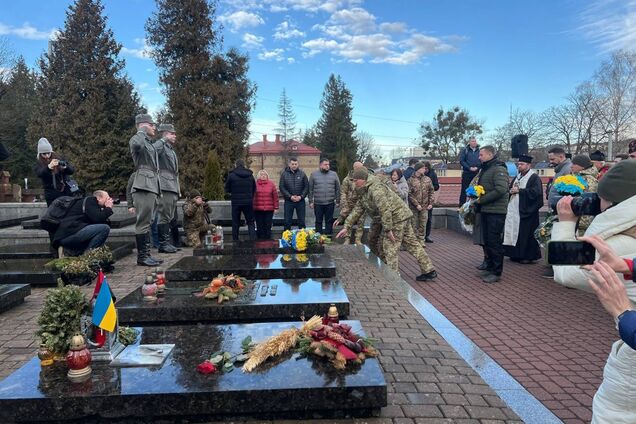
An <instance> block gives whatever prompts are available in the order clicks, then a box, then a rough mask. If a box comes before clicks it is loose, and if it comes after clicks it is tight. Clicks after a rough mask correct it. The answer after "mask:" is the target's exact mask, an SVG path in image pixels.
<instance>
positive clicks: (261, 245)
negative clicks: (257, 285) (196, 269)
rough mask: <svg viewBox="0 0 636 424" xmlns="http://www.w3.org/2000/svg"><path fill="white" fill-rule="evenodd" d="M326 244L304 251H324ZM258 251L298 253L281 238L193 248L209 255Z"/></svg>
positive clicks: (198, 252)
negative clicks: (285, 244) (283, 242)
mask: <svg viewBox="0 0 636 424" xmlns="http://www.w3.org/2000/svg"><path fill="white" fill-rule="evenodd" d="M324 251H325V246H323V245H317V246H307V250H306V251H305V252H302V253H307V254H310V253H324ZM258 253H276V254H278V253H282V254H285V253H298V252H296V251H295V250H294V249H292V248H291V247H283V245H282V243H281V242H280V240H243V241H233V242H231V243H224V244H223V246H214V247H211V248H206V247H200V248H196V249H194V250H193V255H194V256H209V255H243V254H258Z"/></svg>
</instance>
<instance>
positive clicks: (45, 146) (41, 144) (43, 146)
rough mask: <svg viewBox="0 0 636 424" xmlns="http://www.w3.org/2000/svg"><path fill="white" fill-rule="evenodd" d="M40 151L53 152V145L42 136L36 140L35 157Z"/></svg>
mask: <svg viewBox="0 0 636 424" xmlns="http://www.w3.org/2000/svg"><path fill="white" fill-rule="evenodd" d="M42 153H53V146H51V143H49V140H47V139H46V138H44V137H42V138H41V139H39V140H38V155H37V156H36V158H38V157H39V156H40V154H42Z"/></svg>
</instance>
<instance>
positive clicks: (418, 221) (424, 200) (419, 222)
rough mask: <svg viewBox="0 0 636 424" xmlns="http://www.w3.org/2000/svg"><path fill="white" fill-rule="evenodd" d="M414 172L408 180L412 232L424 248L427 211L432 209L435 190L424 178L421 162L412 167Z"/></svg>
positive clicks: (431, 182)
mask: <svg viewBox="0 0 636 424" xmlns="http://www.w3.org/2000/svg"><path fill="white" fill-rule="evenodd" d="M413 169H415V172H414V173H413V175H412V176H411V178H409V181H408V185H409V207H410V208H411V212H412V213H413V220H412V223H413V230H414V231H415V234H416V235H417V239H418V240H419V241H420V243H422V247H425V246H426V242H425V241H424V238H425V237H426V222H427V221H428V210H429V209H432V208H433V200H434V197H433V196H434V195H435V189H434V188H433V181H431V179H430V178H429V177H427V176H426V174H425V172H426V168H425V167H424V164H423V163H422V162H418V163H416V164H415V166H414V167H413Z"/></svg>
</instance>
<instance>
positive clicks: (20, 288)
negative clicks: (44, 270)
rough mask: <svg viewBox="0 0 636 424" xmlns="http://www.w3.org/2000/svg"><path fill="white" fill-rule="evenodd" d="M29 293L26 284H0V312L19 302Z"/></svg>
mask: <svg viewBox="0 0 636 424" xmlns="http://www.w3.org/2000/svg"><path fill="white" fill-rule="evenodd" d="M30 294H31V286H30V285H28V284H0V313H2V312H4V311H8V310H9V309H11V308H13V307H14V306H17V305H19V304H21V303H22V302H24V298H25V297H27V296H28V295H30Z"/></svg>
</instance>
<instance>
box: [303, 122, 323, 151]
mask: <svg viewBox="0 0 636 424" xmlns="http://www.w3.org/2000/svg"><path fill="white" fill-rule="evenodd" d="M302 141H303V144H306V145H307V146H311V147H316V148H318V145H319V144H320V139H319V137H318V131H317V130H316V127H315V126H313V127H311V128H309V129H308V130H307V131H305V133H304V134H303V137H302Z"/></svg>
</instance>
